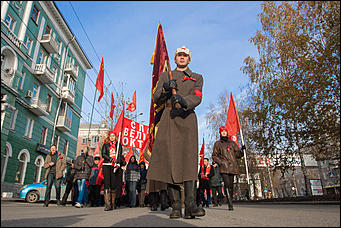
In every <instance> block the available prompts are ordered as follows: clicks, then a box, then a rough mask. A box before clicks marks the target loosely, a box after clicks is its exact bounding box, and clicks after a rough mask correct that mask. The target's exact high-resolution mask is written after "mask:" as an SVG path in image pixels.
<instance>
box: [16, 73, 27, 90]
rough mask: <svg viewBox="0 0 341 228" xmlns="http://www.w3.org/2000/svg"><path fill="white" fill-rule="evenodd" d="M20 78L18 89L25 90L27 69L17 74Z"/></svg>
mask: <svg viewBox="0 0 341 228" xmlns="http://www.w3.org/2000/svg"><path fill="white" fill-rule="evenodd" d="M17 75H18V77H19V79H18V89H19V90H21V91H22V90H23V86H24V81H25V77H26V72H25V70H22V71H21V74H17Z"/></svg>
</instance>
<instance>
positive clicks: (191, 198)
mask: <svg viewBox="0 0 341 228" xmlns="http://www.w3.org/2000/svg"><path fill="white" fill-rule="evenodd" d="M194 183H195V182H194V181H185V182H184V190H185V219H190V218H195V216H205V210H204V209H203V208H201V207H197V204H196V203H195V196H196V194H195V191H196V188H195V187H194Z"/></svg>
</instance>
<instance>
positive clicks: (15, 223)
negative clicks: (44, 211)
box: [1, 214, 87, 227]
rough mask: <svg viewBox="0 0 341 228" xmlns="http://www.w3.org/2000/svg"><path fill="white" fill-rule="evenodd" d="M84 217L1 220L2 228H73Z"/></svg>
mask: <svg viewBox="0 0 341 228" xmlns="http://www.w3.org/2000/svg"><path fill="white" fill-rule="evenodd" d="M84 216H87V214H83V215H70V216H63V217H57V216H55V217H48V218H39V219H37V218H30V219H13V220H5V221H2V220H1V227H36V226H37V227H51V226H53V225H54V224H55V225H57V226H58V227H63V226H72V225H73V224H76V223H78V222H80V221H81V220H83V218H82V217H84Z"/></svg>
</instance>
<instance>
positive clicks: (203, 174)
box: [198, 158, 211, 207]
mask: <svg viewBox="0 0 341 228" xmlns="http://www.w3.org/2000/svg"><path fill="white" fill-rule="evenodd" d="M210 171H211V165H210V164H209V160H208V158H205V159H204V164H203V166H200V171H199V174H198V179H199V194H200V202H201V204H202V206H203V207H204V206H206V207H209V204H210V201H211V194H210V192H211V189H210V178H209V174H210ZM205 192H206V194H205Z"/></svg>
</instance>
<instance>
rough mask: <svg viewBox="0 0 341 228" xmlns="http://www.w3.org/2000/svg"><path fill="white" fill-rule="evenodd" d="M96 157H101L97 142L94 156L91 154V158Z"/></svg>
mask: <svg viewBox="0 0 341 228" xmlns="http://www.w3.org/2000/svg"><path fill="white" fill-rule="evenodd" d="M96 156H100V157H101V149H100V146H99V141H98V143H97V146H96V149H95V152H94V154H93V157H96Z"/></svg>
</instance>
